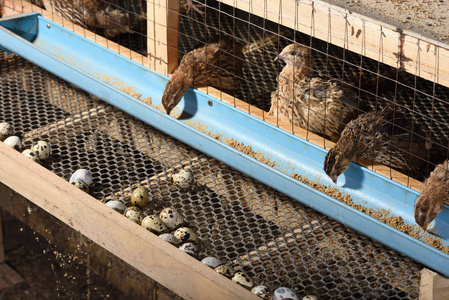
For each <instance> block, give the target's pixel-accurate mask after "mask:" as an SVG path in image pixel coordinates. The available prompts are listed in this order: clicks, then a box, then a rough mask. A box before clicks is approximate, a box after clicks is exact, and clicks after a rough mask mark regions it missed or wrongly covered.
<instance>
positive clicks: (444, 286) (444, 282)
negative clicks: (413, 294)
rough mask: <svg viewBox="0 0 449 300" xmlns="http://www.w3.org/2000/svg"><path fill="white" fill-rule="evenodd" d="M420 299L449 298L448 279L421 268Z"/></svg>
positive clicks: (435, 299) (438, 299)
mask: <svg viewBox="0 0 449 300" xmlns="http://www.w3.org/2000/svg"><path fill="white" fill-rule="evenodd" d="M419 299H420V300H446V299H449V279H448V278H446V277H443V276H441V275H440V274H438V273H435V272H433V271H431V270H429V269H426V268H424V269H422V270H421V282H420V285H419Z"/></svg>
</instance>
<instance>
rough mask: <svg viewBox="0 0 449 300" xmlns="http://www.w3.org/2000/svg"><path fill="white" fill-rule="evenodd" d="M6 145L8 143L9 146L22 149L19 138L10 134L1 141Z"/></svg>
mask: <svg viewBox="0 0 449 300" xmlns="http://www.w3.org/2000/svg"><path fill="white" fill-rule="evenodd" d="M3 143H5V144H6V145H8V146H9V147H11V148H14V149H16V150H17V151H20V150H22V141H21V140H20V138H19V137H18V136H15V135H13V136H10V137H8V138H6V139H5V141H4V142H3Z"/></svg>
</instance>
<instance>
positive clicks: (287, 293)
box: [273, 287, 298, 300]
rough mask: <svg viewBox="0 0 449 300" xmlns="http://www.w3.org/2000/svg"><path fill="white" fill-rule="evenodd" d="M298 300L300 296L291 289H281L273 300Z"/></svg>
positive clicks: (276, 292) (275, 293) (274, 295)
mask: <svg viewBox="0 0 449 300" xmlns="http://www.w3.org/2000/svg"><path fill="white" fill-rule="evenodd" d="M287 299H289V300H298V296H296V294H295V293H294V292H293V291H292V290H291V289H289V288H286V287H280V288H277V289H276V290H275V291H274V293H273V300H287Z"/></svg>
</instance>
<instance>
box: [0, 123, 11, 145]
mask: <svg viewBox="0 0 449 300" xmlns="http://www.w3.org/2000/svg"><path fill="white" fill-rule="evenodd" d="M11 134H13V131H12V126H11V124H9V123H5V122H3V123H0V141H4V140H5V139H6V138H7V137H8V136H10V135H11Z"/></svg>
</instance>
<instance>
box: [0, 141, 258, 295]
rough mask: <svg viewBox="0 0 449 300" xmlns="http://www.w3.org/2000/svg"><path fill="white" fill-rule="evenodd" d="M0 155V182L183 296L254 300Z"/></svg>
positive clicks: (8, 152) (32, 168) (46, 175)
mask: <svg viewBox="0 0 449 300" xmlns="http://www.w3.org/2000/svg"><path fill="white" fill-rule="evenodd" d="M0 155H1V156H2V159H1V160H0V182H2V183H3V184H5V185H6V186H8V187H9V188H11V189H12V190H14V191H16V192H17V193H18V194H20V195H22V196H23V197H25V198H26V199H28V200H29V201H31V202H33V203H34V204H36V205H38V206H39V207H41V208H42V209H44V210H45V211H47V212H49V213H50V214H52V215H53V216H55V217H57V218H58V219H59V220H61V221H63V222H64V223H66V224H68V225H69V226H71V227H72V228H73V229H75V230H78V231H80V233H81V234H83V235H85V236H86V237H88V238H90V239H91V240H92V241H94V242H95V243H97V244H99V245H101V246H102V247H104V248H105V249H107V250H108V251H110V252H111V253H113V254H114V255H116V256H118V257H120V258H121V259H123V260H124V261H126V262H127V263H129V264H130V265H132V266H133V267H135V268H136V269H138V270H139V271H141V272H143V273H144V274H146V275H147V276H149V277H150V278H153V279H154V280H156V281H157V282H159V283H161V284H162V285H164V286H165V287H167V288H168V289H170V290H171V291H173V292H175V293H176V294H178V295H180V296H181V297H184V298H186V299H258V298H257V296H256V295H254V294H252V293H250V292H249V291H247V290H245V289H244V288H242V287H241V286H239V285H237V284H235V283H234V282H232V281H230V280H228V279H227V278H225V277H223V276H221V275H220V274H218V273H216V272H214V271H213V270H212V269H210V268H208V267H207V266H205V265H203V264H201V263H200V262H199V261H197V260H195V259H194V258H192V257H190V256H189V255H187V254H185V253H183V252H181V251H179V250H178V249H177V248H175V247H172V246H171V245H169V244H167V243H166V242H164V241H162V240H161V239H160V238H159V237H157V236H156V235H154V234H151V233H149V232H148V231H147V230H145V229H144V228H142V227H140V226H138V225H136V224H133V223H132V222H129V220H127V219H126V218H123V217H122V216H121V215H119V214H117V213H116V212H115V211H113V210H112V209H110V208H109V207H107V206H105V205H104V204H102V203H100V202H99V201H97V200H95V199H94V198H92V197H91V196H89V195H87V194H86V193H84V192H82V191H81V190H79V189H77V188H76V187H74V186H72V185H71V184H69V183H67V182H66V181H65V180H64V179H62V178H60V177H59V176H57V175H55V174H54V173H52V172H51V171H49V170H47V169H45V168H43V167H41V166H40V165H39V164H36V163H32V162H31V161H30V160H29V159H27V158H25V157H24V156H23V155H22V154H21V153H19V152H17V151H14V150H13V149H11V148H9V147H8V146H6V145H4V144H3V143H0ZM108 233H111V234H108Z"/></svg>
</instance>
